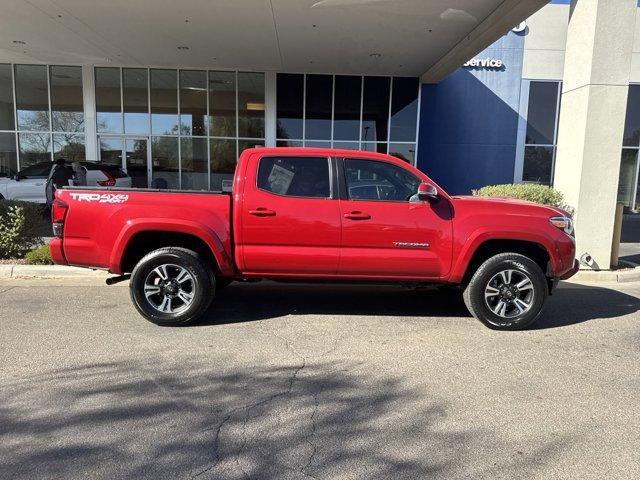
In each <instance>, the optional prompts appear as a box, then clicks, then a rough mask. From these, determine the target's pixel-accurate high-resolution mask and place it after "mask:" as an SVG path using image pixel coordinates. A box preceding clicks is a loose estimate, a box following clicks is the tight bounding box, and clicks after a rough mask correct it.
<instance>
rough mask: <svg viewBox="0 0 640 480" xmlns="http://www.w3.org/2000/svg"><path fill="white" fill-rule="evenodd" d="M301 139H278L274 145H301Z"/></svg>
mask: <svg viewBox="0 0 640 480" xmlns="http://www.w3.org/2000/svg"><path fill="white" fill-rule="evenodd" d="M302 145H303V143H302V140H278V141H276V147H302Z"/></svg>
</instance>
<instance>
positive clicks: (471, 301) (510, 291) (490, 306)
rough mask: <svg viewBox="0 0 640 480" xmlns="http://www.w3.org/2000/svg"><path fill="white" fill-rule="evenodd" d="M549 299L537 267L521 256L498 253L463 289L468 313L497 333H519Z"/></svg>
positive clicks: (535, 317) (545, 282) (542, 277)
mask: <svg viewBox="0 0 640 480" xmlns="http://www.w3.org/2000/svg"><path fill="white" fill-rule="evenodd" d="M547 296H548V287H547V279H546V277H545V275H544V273H543V272H542V270H541V269H540V266H539V265H538V264H537V263H536V262H534V261H533V260H531V259H530V258H528V257H525V256H524V255H520V254H516V253H501V254H499V255H495V256H493V257H491V258H489V259H488V260H486V261H485V262H484V263H483V264H482V265H480V267H479V268H478V270H476V272H475V273H474V274H473V277H471V281H470V282H469V284H468V285H467V287H466V288H465V290H464V293H463V297H464V302H465V304H466V306H467V308H468V309H469V311H470V312H471V314H472V315H473V316H474V317H476V318H477V319H478V320H480V321H481V322H482V323H484V324H485V325H487V326H488V327H489V328H493V329H496V330H519V329H522V328H525V327H527V326H529V325H531V324H532V323H533V322H535V321H536V320H537V318H538V317H539V316H540V313H541V312H542V307H543V306H544V303H545V301H546V300H547Z"/></svg>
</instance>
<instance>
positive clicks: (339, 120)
mask: <svg viewBox="0 0 640 480" xmlns="http://www.w3.org/2000/svg"><path fill="white" fill-rule="evenodd" d="M361 90H362V77H352V76H340V75H336V80H335V100H334V104H335V106H334V112H333V115H334V119H333V139H334V140H359V138H360V100H361V98H360V97H361Z"/></svg>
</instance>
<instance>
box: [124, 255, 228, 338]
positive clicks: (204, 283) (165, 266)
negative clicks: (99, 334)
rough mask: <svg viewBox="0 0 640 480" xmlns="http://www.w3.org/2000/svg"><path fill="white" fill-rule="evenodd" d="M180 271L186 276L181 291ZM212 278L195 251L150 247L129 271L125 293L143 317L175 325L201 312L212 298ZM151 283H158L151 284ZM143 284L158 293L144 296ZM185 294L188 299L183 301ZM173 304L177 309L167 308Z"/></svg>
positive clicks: (195, 317)
mask: <svg viewBox="0 0 640 480" xmlns="http://www.w3.org/2000/svg"><path fill="white" fill-rule="evenodd" d="M182 270H184V271H186V272H187V273H186V274H184V275H185V276H186V277H187V279H186V280H183V282H185V286H184V290H183V287H182V285H183V284H182V283H178V280H179V278H177V277H180V275H181V274H182V273H183V272H182ZM160 272H164V274H165V276H166V278H167V280H164V281H163V280H162V278H161V275H160V274H159V273H160ZM156 277H157V278H156ZM215 281H216V280H215V276H214V275H213V274H212V272H211V270H210V268H209V267H208V266H207V264H206V263H205V262H204V261H203V260H202V258H201V257H200V255H198V254H197V253H196V252H194V251H191V250H188V249H186V248H179V247H166V248H160V249H158V250H154V251H153V252H151V253H149V254H147V255H145V256H144V257H143V258H142V260H140V261H139V262H138V264H137V265H136V266H135V268H134V269H133V272H132V273H131V281H130V282H129V293H130V295H131V300H132V301H133V304H134V306H135V307H136V309H137V310H138V312H140V314H141V315H142V316H143V317H144V318H146V319H147V320H149V321H150V322H153V323H155V324H156V325H160V326H165V327H176V326H182V325H187V324H189V323H192V322H194V321H196V320H198V319H199V318H200V317H201V316H202V315H203V314H204V313H205V311H206V310H207V308H209V305H210V304H211V301H212V300H213V297H214V292H215ZM155 282H158V283H157V284H154V285H151V283H155ZM174 283H175V285H174ZM145 285H146V288H147V289H149V291H155V288H156V287H158V289H159V292H158V293H154V294H151V295H149V296H147V295H145ZM176 288H177V292H176V291H175V290H176ZM181 294H182V296H181ZM189 296H191V298H190V299H189V301H188V302H186V301H184V300H183V298H189ZM167 299H168V300H167ZM165 302H166V304H165ZM158 304H159V305H158ZM167 305H168V309H167ZM173 305H177V308H175V309H174V310H171V309H172V307H173ZM163 306H164V308H162V307H163ZM159 308H162V310H166V311H161V310H160V309H159Z"/></svg>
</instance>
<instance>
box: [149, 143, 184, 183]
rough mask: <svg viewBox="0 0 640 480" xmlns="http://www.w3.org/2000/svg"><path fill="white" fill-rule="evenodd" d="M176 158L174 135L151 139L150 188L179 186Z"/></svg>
mask: <svg viewBox="0 0 640 480" xmlns="http://www.w3.org/2000/svg"><path fill="white" fill-rule="evenodd" d="M178 158H179V157H178V139H177V138H176V137H153V138H152V139H151V162H152V169H151V172H152V173H151V188H161V189H167V188H180V177H179V174H178V172H179V169H178Z"/></svg>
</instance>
